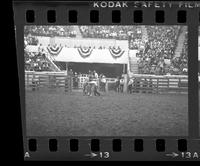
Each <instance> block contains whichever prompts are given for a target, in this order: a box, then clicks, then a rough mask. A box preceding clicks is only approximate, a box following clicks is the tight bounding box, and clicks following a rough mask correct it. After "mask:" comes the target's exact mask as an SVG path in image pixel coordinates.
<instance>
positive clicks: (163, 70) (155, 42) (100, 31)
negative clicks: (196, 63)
mask: <svg viewBox="0 0 200 166" xmlns="http://www.w3.org/2000/svg"><path fill="white" fill-rule="evenodd" d="M145 28H146V31H147V36H148V38H147V40H146V41H142V28H141V26H79V27H78V30H79V31H80V32H79V35H80V34H81V36H82V38H103V39H117V40H128V41H129V49H138V48H139V45H140V44H141V43H142V44H143V45H144V48H143V49H142V50H140V52H139V53H138V54H137V57H138V59H139V60H138V68H139V70H138V71H139V74H156V75H165V74H187V67H188V66H187V61H188V53H187V52H188V48H187V34H186V39H185V41H184V47H183V51H182V53H181V56H180V57H174V54H175V49H176V47H177V42H178V37H179V35H180V30H181V26H145ZM75 29H76V31H77V27H76V28H75V26H25V29H24V34H25V37H24V39H25V40H24V44H25V46H26V45H38V40H37V37H36V36H59V37H69V38H70V37H72V38H75V37H76V35H77V32H76V31H75ZM77 47H79V46H77ZM98 48H99V49H104V47H98ZM26 54H27V55H29V53H26ZM30 57H35V56H33V55H31V56H30ZM36 57H38V56H37V55H36ZM33 59H34V58H33ZM29 61H30V59H28V60H27V62H29ZM166 62H169V63H166ZM29 66H30V65H29ZM39 66H41V65H39ZM44 66H45V65H44ZM40 68H42V67H40Z"/></svg>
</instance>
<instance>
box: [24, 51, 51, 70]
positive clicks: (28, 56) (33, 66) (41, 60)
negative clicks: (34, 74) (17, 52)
mask: <svg viewBox="0 0 200 166" xmlns="http://www.w3.org/2000/svg"><path fill="white" fill-rule="evenodd" d="M24 61H25V71H50V65H49V63H48V61H47V60H46V58H45V54H43V53H42V52H28V51H27V50H25V52H24Z"/></svg>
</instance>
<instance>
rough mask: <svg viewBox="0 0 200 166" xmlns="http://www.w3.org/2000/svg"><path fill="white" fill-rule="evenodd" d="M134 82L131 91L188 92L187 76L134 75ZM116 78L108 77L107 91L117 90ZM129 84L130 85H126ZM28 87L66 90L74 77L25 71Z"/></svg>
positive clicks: (70, 87) (83, 78)
mask: <svg viewBox="0 0 200 166" xmlns="http://www.w3.org/2000/svg"><path fill="white" fill-rule="evenodd" d="M86 77H87V76H86V75H82V76H81V78H82V79H81V81H80V84H81V85H80V87H79V88H82V86H83V83H84V80H85V78H86ZM129 79H133V84H132V85H131V86H130V87H128V88H127V89H128V92H129V93H130V92H131V93H134V92H137V93H140V92H141V93H143V92H145V93H170V92H172V93H187V92H188V77H187V76H155V75H139V74H136V75H133V76H132V77H131V78H129ZM115 82H116V79H115V78H106V91H109V90H115ZM124 86H128V85H124ZM25 87H26V89H31V90H37V89H41V88H43V89H44V88H48V89H49V90H53V89H56V88H64V91H65V92H70V91H72V89H73V78H72V77H69V76H67V74H66V73H65V72H25Z"/></svg>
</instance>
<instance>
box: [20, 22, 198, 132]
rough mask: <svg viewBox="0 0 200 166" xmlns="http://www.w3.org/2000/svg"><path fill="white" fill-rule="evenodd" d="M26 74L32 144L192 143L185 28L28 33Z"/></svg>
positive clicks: (29, 29)
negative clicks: (153, 139) (135, 139)
mask: <svg viewBox="0 0 200 166" xmlns="http://www.w3.org/2000/svg"><path fill="white" fill-rule="evenodd" d="M199 31H200V30H199ZM199 40H200V37H199ZM199 51H200V46H199ZM199 62H200V56H199ZM24 73H25V76H24V77H25V82H24V86H25V116H26V121H25V122H26V135H27V136H188V27H187V26H180V25H165V26H160V25H131V26H130V25H129V26H126V25H123V26H122V25H120V26H119V25H112V26H111V25H106V26H105V25H94V26H93V25H87V26H77V25H76V26H75V25H70V26H64V25H62V26H60V25H53V26H52V25H48V26H47V25H45V26H42V25H40V26H38V25H37V26H36V25H35V26H34V25H26V26H24ZM199 76H200V75H199ZM199 99H200V98H199Z"/></svg>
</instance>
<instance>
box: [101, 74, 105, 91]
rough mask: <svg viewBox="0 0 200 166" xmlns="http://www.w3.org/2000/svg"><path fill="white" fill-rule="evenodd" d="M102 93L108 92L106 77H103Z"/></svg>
mask: <svg viewBox="0 0 200 166" xmlns="http://www.w3.org/2000/svg"><path fill="white" fill-rule="evenodd" d="M101 85H102V91H103V92H105V91H106V77H105V76H104V75H103V76H102V79H101Z"/></svg>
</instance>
